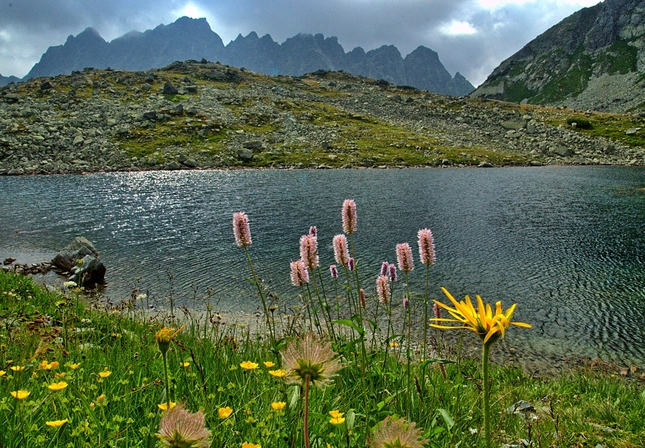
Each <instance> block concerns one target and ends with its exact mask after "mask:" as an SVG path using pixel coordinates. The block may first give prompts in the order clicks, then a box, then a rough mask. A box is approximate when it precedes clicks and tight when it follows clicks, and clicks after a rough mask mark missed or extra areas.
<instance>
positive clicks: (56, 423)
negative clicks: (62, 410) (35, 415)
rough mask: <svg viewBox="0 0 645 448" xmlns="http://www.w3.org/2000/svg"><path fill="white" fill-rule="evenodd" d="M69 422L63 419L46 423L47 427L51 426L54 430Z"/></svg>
mask: <svg viewBox="0 0 645 448" xmlns="http://www.w3.org/2000/svg"><path fill="white" fill-rule="evenodd" d="M68 421H69V420H68V419H63V420H51V421H49V422H45V424H46V425H47V426H51V427H52V428H58V427H60V426H63V425H64V424H65V423H67V422H68Z"/></svg>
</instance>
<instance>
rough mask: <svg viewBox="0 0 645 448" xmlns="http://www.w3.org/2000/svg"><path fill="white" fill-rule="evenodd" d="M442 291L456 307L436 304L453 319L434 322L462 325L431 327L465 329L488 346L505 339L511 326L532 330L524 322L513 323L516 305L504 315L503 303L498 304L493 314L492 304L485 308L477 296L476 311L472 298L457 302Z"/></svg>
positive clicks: (439, 319)
mask: <svg viewBox="0 0 645 448" xmlns="http://www.w3.org/2000/svg"><path fill="white" fill-rule="evenodd" d="M441 289H442V290H443V292H444V294H446V296H447V297H448V298H449V299H450V301H451V302H452V304H453V305H454V306H455V307H454V308H451V307H449V306H448V305H444V304H443V303H441V302H438V301H436V300H435V303H436V304H437V305H439V306H440V307H442V308H444V309H446V310H448V312H449V313H450V315H451V316H452V317H453V319H447V318H433V319H432V320H433V321H435V322H447V323H448V322H450V323H457V324H460V325H459V326H448V325H437V324H430V326H431V327H434V328H440V329H448V330H452V329H456V328H465V329H467V330H471V331H474V332H475V333H477V334H478V335H479V337H480V338H481V339H482V340H483V342H484V344H487V343H489V342H490V343H493V342H495V341H497V340H498V339H499V338H500V337H502V338H503V337H504V334H505V333H506V329H507V328H508V327H509V326H510V325H517V326H518V327H524V328H531V325H530V324H527V323H524V322H511V318H512V317H513V312H514V311H515V306H516V304H513V305H512V306H511V307H510V308H509V309H508V310H506V313H504V311H503V310H502V302H497V303H496V307H495V314H493V310H492V308H491V306H490V304H489V303H487V304H486V306H484V302H483V301H482V298H481V297H479V296H477V309H475V307H474V306H473V304H472V302H471V301H470V297H468V296H466V300H464V301H461V302H457V301H456V300H455V299H454V298H453V297H452V295H450V293H449V292H448V291H447V290H446V288H441Z"/></svg>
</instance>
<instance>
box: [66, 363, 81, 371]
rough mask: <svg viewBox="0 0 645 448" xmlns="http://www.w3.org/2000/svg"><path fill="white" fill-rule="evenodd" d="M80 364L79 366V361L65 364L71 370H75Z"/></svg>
mask: <svg viewBox="0 0 645 448" xmlns="http://www.w3.org/2000/svg"><path fill="white" fill-rule="evenodd" d="M80 366H81V363H80V362H78V363H76V364H72V363H70V364H67V367H69V368H70V369H72V370H76V369H78V368H79V367H80Z"/></svg>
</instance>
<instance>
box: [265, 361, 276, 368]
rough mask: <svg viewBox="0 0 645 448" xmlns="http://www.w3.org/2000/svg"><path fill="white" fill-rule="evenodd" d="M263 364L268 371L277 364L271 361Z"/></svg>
mask: <svg viewBox="0 0 645 448" xmlns="http://www.w3.org/2000/svg"><path fill="white" fill-rule="evenodd" d="M263 364H264V367H266V368H267V369H270V368H271V367H274V366H275V363H274V362H271V361H264V363H263Z"/></svg>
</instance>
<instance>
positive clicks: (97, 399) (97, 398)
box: [96, 394, 105, 403]
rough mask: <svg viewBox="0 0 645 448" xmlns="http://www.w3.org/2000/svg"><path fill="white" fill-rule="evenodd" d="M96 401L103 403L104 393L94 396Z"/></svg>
mask: <svg viewBox="0 0 645 448" xmlns="http://www.w3.org/2000/svg"><path fill="white" fill-rule="evenodd" d="M96 401H98V402H99V403H103V402H104V401H105V394H101V395H99V396H98V397H96Z"/></svg>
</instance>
